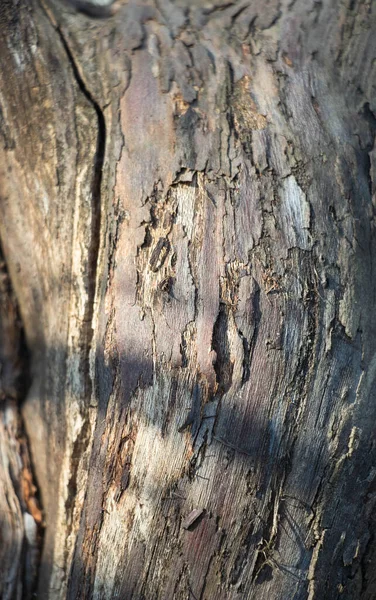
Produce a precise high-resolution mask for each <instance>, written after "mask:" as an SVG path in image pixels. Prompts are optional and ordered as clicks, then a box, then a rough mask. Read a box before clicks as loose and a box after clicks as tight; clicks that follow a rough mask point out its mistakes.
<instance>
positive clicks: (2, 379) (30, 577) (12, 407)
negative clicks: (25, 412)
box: [0, 248, 42, 600]
mask: <svg viewBox="0 0 376 600" xmlns="http://www.w3.org/2000/svg"><path fill="white" fill-rule="evenodd" d="M27 379H28V368H27V356H26V351H25V346H24V341H23V335H22V325H21V323H20V318H19V312H18V308H17V304H16V300H15V297H14V294H13V293H12V289H11V285H10V281H9V277H8V273H7V271H6V267H5V263H4V261H3V256H2V252H1V248H0V482H1V488H0V489H1V492H0V565H1V567H0V597H1V598H2V599H3V600H9V599H15V598H23V599H25V600H27V599H28V598H31V597H32V594H33V592H34V591H35V586H36V575H37V570H38V566H39V562H40V549H41V538H42V513H41V510H40V506H39V502H38V499H37V497H36V487H35V483H34V478H33V474H32V469H31V464H30V456H29V450H28V444H27V440H26V438H25V432H24V429H23V425H22V419H21V416H20V411H19V403H20V401H22V399H23V397H24V394H25V390H26V386H27Z"/></svg>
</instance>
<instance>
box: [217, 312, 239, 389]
mask: <svg viewBox="0 0 376 600" xmlns="http://www.w3.org/2000/svg"><path fill="white" fill-rule="evenodd" d="M212 348H213V350H214V351H215V353H216V361H215V363H214V371H215V374H216V379H217V385H218V390H217V391H218V395H219V396H220V397H222V396H223V395H224V394H225V393H226V392H227V391H228V390H229V389H230V387H231V383H232V372H233V370H234V365H233V363H232V361H231V353H230V344H229V339H228V307H227V306H226V305H225V304H223V303H221V304H220V306H219V312H218V317H217V320H216V322H215V323H214V327H213V339H212Z"/></svg>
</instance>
